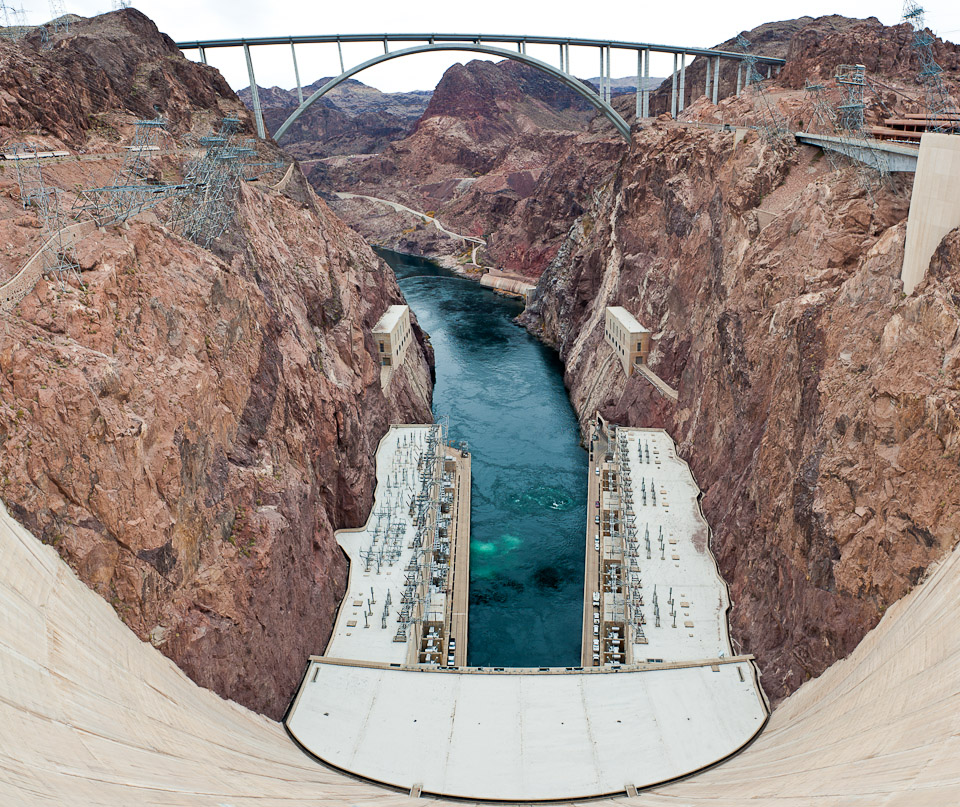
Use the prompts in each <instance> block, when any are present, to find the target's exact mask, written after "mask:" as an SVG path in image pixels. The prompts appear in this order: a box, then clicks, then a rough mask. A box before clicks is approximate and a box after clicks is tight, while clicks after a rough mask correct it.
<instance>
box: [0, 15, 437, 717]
mask: <svg viewBox="0 0 960 807" xmlns="http://www.w3.org/2000/svg"><path fill="white" fill-rule="evenodd" d="M72 31H73V33H72V35H71V37H70V38H68V39H65V40H62V41H59V42H56V43H55V44H54V47H53V49H52V50H49V51H48V50H44V51H42V52H41V51H39V50H38V51H36V53H31V52H30V48H31V43H30V42H29V41H28V42H26V43H20V44H17V45H10V44H8V43H0V56H2V57H3V58H6V59H10V58H12V57H11V51H10V49H11V48H21V50H22V51H23V53H25V54H26V55H25V56H24V58H25V59H26V62H25V63H24V66H23V70H25V71H26V72H27V73H29V74H30V76H28V77H26V78H24V82H25V83H24V85H23V86H18V87H16V89H15V91H11V92H10V93H8V94H6V95H3V98H5V99H6V100H5V101H0V104H5V106H3V107H0V114H3V116H4V117H3V118H2V120H3V121H4V123H5V125H7V126H10V125H20V124H21V123H26V124H29V125H30V126H31V127H32V126H34V124H35V123H36V122H38V121H39V122H40V123H41V126H45V127H47V129H48V130H49V131H46V132H43V134H42V138H41V139H42V142H45V143H48V142H50V141H53V140H55V139H56V138H58V137H59V138H61V139H62V140H66V141H68V142H70V143H73V144H75V145H83V147H84V148H91V149H101V150H104V151H113V150H115V149H116V146H115V145H113V144H112V143H111V141H112V140H114V139H116V138H117V137H118V136H117V132H116V131H115V130H114V131H113V132H112V134H110V133H107V134H104V131H103V129H104V126H105V125H106V124H107V123H109V124H110V126H115V127H117V128H119V129H123V130H124V131H125V132H126V133H127V135H128V136H129V133H130V131H131V127H130V123H131V119H132V115H131V114H130V112H129V111H127V110H130V109H133V110H135V111H136V112H135V114H137V115H144V116H149V117H153V114H155V113H153V110H152V104H153V103H154V102H155V101H154V100H153V99H157V101H164V107H163V108H164V112H165V113H166V114H168V115H169V116H171V117H172V118H173V119H174V123H173V125H172V126H171V128H172V130H173V132H174V133H175V134H176V133H178V132H182V131H183V130H184V129H187V128H199V129H200V131H207V130H208V128H207V127H209V126H210V125H211V124H213V123H218V122H219V118H220V117H221V116H222V115H223V114H225V113H227V112H228V111H229V112H241V111H242V106H241V105H240V102H239V99H237V98H236V96H233V95H232V94H230V92H229V90H228V89H227V88H226V85H225V84H223V82H222V79H220V78H219V76H218V75H217V74H216V73H215V71H213V70H211V69H209V68H205V67H202V66H197V65H191V64H190V63H189V62H187V61H186V60H185V59H184V58H183V57H182V56H180V55H178V54H177V53H176V51H175V49H174V48H173V45H172V43H170V41H169V39H167V38H166V37H163V36H161V35H159V34H157V33H156V29H155V28H154V27H153V26H152V23H149V21H147V20H146V18H144V17H143V16H142V15H140V14H139V13H138V12H135V11H132V10H128V11H126V12H118V13H114V14H109V15H105V16H104V17H101V18H97V19H94V20H90V21H85V22H82V23H78V24H77V25H76V26H72ZM94 35H96V36H94ZM101 35H102V36H103V39H102V40H101V39H97V38H96V37H99V36H101ZM88 46H89V52H87V51H88ZM85 54H86V55H85ZM126 58H129V60H130V61H129V62H125V61H124V59H126ZM31 60H32V61H31ZM151 65H154V66H156V71H159V72H156V71H154V72H151V71H153V68H152V67H151ZM18 69H19V68H18ZM31 70H33V71H34V72H36V75H37V77H38V78H36V79H34V78H33V77H32V75H33V74H32V73H31ZM16 75H17V74H14V79H15V78H16ZM70 76H74V77H76V81H75V82H73V84H71V85H70V86H67V84H68V78H69V77H70ZM145 77H146V78H145ZM4 78H5V79H10V76H8V75H7V74H4ZM48 80H49V82H50V84H49V86H47V84H46V83H45V82H47V81H48ZM11 81H13V79H11ZM85 82H88V83H85ZM14 83H15V82H14ZM155 84H156V85H157V86H159V85H164V86H163V87H162V90H157V93H158V94H156V95H151V94H150V93H148V92H146V89H145V88H146V87H153V86H154V85H155ZM11 86H12V85H11ZM137 87H141V88H142V89H141V91H140V92H134V89H135V88H137ZM61 90H63V93H62V95H60V96H58V93H60V91H61ZM124 93H127V95H128V96H129V99H130V100H129V102H128V101H127V100H125V96H124ZM144 99H145V100H144ZM141 101H143V102H144V103H146V104H147V109H146V110H144V109H143V108H142V105H141ZM90 115H93V116H94V118H93V123H91V122H90V119H89V117H88V116H90ZM246 120H247V123H248V124H249V119H246ZM88 127H92V128H88ZM8 133H9V130H8ZM35 137H36V135H35V134H33V133H32V132H31V133H30V134H29V135H25V134H24V133H22V132H15V133H13V134H12V136H11V139H12V140H14V141H15V142H16V141H17V140H21V141H22V140H24V139H30V140H33V139H34V138H35ZM125 142H129V141H125ZM260 148H261V149H262V150H264V151H265V152H267V151H269V152H270V153H269V155H266V154H264V155H263V156H264V157H267V156H269V159H276V158H277V157H279V156H281V155H279V154H278V153H277V152H276V151H275V150H272V151H271V150H270V148H269V146H268V145H265V144H260ZM117 165H118V161H117V160H116V159H114V160H110V159H106V160H105V161H100V160H95V161H92V162H65V163H62V164H59V165H55V166H49V167H45V169H44V176H45V181H46V182H47V184H48V186H49V187H54V186H55V187H58V188H59V189H60V190H61V192H62V194H63V197H64V199H65V204H66V206H67V208H68V209H69V206H70V204H72V201H73V198H74V192H75V190H76V187H77V186H78V187H83V186H84V185H86V186H88V187H89V184H90V183H91V181H93V180H95V181H96V184H107V183H109V181H110V177H111V176H113V174H114V172H115V171H116V169H117ZM181 170H182V165H181V164H180V162H179V161H177V160H174V159H173V158H169V157H165V158H162V159H160V160H157V164H156V166H155V173H157V174H162V175H163V176H166V177H179V176H180V171H181ZM283 188H284V190H283V191H279V190H272V189H270V188H269V187H265V186H263V187H262V186H261V185H260V184H259V183H252V184H246V183H245V184H243V186H242V188H241V196H240V204H239V209H238V214H237V218H236V221H235V222H234V224H233V225H232V226H231V228H230V229H229V230H228V232H227V233H226V234H225V235H224V236H222V237H221V238H220V239H219V240H218V242H217V244H216V247H215V254H214V252H211V251H207V250H204V249H201V248H200V247H197V246H196V245H194V244H192V243H190V242H187V241H185V240H183V239H181V238H179V237H177V236H175V235H173V234H172V233H171V232H170V231H169V230H167V229H165V228H163V227H162V226H160V224H159V221H158V219H157V217H156V216H155V215H154V214H153V213H147V214H144V215H143V216H141V217H140V218H139V219H138V220H137V221H135V222H132V223H131V224H130V225H129V226H124V227H107V228H105V229H104V230H103V231H101V232H95V233H94V234H93V235H91V236H90V237H88V238H86V239H85V240H84V241H82V242H81V244H80V246H79V248H78V257H79V261H80V264H81V268H82V277H83V282H84V286H83V287H82V288H81V287H79V285H78V284H76V283H74V284H73V285H71V286H70V287H69V288H68V289H67V290H66V291H64V290H61V289H60V287H59V285H58V284H56V283H54V282H52V281H49V280H42V281H41V282H39V283H38V284H37V286H36V287H35V289H34V290H33V292H32V293H31V294H29V295H28V296H27V297H26V298H25V299H24V300H23V301H22V302H21V303H20V304H19V306H18V307H17V308H16V309H15V310H14V311H13V312H11V313H9V314H4V316H3V317H2V321H0V444H2V451H0V496H2V497H3V499H4V501H5V502H6V504H7V506H8V507H9V509H10V511H11V512H12V513H13V514H14V515H15V516H16V517H17V518H18V519H19V520H20V521H21V522H22V523H23V524H24V525H25V526H27V527H28V528H29V529H30V530H32V531H33V532H34V533H35V534H36V535H37V536H38V537H40V538H41V539H42V540H43V541H45V542H47V543H49V544H51V545H53V546H55V547H56V548H57V550H58V551H59V553H60V554H61V556H62V557H63V558H64V559H65V560H66V561H67V562H68V563H69V564H70V565H71V566H72V567H73V568H74V569H75V570H76V571H77V573H78V574H79V575H80V577H81V578H82V579H83V580H84V581H85V582H86V583H87V584H88V585H89V586H90V587H91V588H93V589H94V590H96V591H97V592H99V593H100V594H101V595H102V596H103V597H104V598H105V599H107V600H108V601H109V602H110V603H111V604H112V605H113V606H114V608H116V610H117V612H118V614H119V615H120V616H121V618H122V619H123V620H124V621H125V622H126V623H127V625H129V626H130V627H131V629H133V630H134V631H135V632H136V633H137V635H138V636H140V637H141V638H142V639H144V640H148V641H151V642H152V643H153V644H155V645H156V646H157V647H159V648H160V649H161V650H162V652H164V653H165V654H166V655H168V656H169V657H170V658H171V659H173V660H174V661H175V662H176V663H177V664H178V665H180V667H181V668H182V669H183V670H184V671H185V672H187V673H188V674H189V675H190V676H191V677H192V678H193V679H194V680H196V681H197V682H198V683H200V684H202V685H204V686H208V687H210V688H212V689H214V690H215V691H216V692H218V693H220V694H221V695H223V696H224V697H229V698H233V699H235V700H237V701H239V702H240V703H243V704H244V705H246V706H249V707H250V708H253V709H256V710H258V711H260V712H263V713H265V714H267V715H270V716H271V717H275V718H276V717H279V716H280V715H281V714H282V712H283V711H284V709H285V707H286V705H287V702H288V699H289V697H290V695H291V693H292V692H293V690H294V688H295V687H296V685H297V683H298V680H299V676H300V674H301V672H302V669H303V664H304V660H305V659H306V657H307V656H308V655H309V654H311V653H317V652H321V651H322V650H323V648H324V646H325V644H326V641H327V638H328V636H329V633H330V630H331V626H332V621H333V617H334V614H335V612H336V608H337V606H338V604H339V601H340V597H341V595H342V593H343V588H344V585H345V580H346V560H345V557H344V555H343V553H342V552H341V551H340V549H339V547H338V546H337V544H336V541H335V540H334V537H333V531H334V530H336V529H338V528H341V527H353V526H358V525H359V524H361V523H362V522H363V521H364V519H365V518H366V515H367V512H368V511H369V508H370V506H371V503H372V487H373V485H374V479H375V476H374V456H375V452H376V447H377V443H378V441H379V439H380V437H381V436H382V435H383V434H384V432H385V431H386V430H387V428H388V426H389V424H390V423H392V422H411V421H413V422H424V421H427V422H429V421H430V420H432V415H431V411H430V398H431V389H432V387H431V380H430V370H429V366H428V360H432V354H431V351H430V349H429V345H428V344H427V343H426V341H425V339H424V337H423V334H422V333H421V332H420V331H419V328H418V327H416V326H415V327H414V331H415V334H416V336H417V344H416V345H415V346H414V348H413V349H412V350H410V351H409V352H408V354H407V358H406V361H405V364H404V366H403V368H402V369H401V370H400V371H399V372H397V373H396V374H395V375H394V379H393V381H392V382H391V384H390V386H389V388H388V389H386V390H384V389H382V388H381V385H380V366H379V358H378V352H377V350H376V346H375V343H374V340H373V337H372V334H371V328H372V327H373V325H374V324H375V323H376V321H377V319H378V318H379V317H380V316H381V314H382V313H383V311H384V310H385V309H386V307H387V306H388V305H390V304H392V303H398V302H402V295H401V294H400V291H399V289H398V287H397V285H396V280H395V278H394V276H393V273H392V272H391V271H390V270H389V268H388V267H387V266H386V265H385V264H384V263H383V262H382V261H380V260H379V259H378V258H377V257H376V256H375V255H374V254H373V253H372V252H371V251H370V249H369V248H368V247H367V245H366V244H365V243H364V242H363V240H362V239H361V238H360V237H359V236H358V235H357V234H356V233H354V232H353V231H352V230H350V229H349V228H347V227H346V225H344V224H343V223H342V222H341V221H340V220H339V219H337V218H336V217H335V216H334V215H333V214H332V213H331V212H330V210H329V209H328V208H327V207H326V205H325V204H324V203H323V202H321V201H319V200H318V199H317V198H316V197H315V196H314V194H313V192H312V191H311V189H310V187H309V186H308V185H307V183H306V180H305V179H304V178H303V176H302V174H300V173H299V169H295V170H294V172H293V173H292V174H291V175H290V177H289V178H288V179H287V180H286V181H285V182H284V183H283ZM158 211H159V212H161V213H162V212H163V208H162V207H161V208H159V209H158ZM36 224H37V221H36V214H35V213H33V212H24V210H23V209H22V207H21V205H20V201H19V198H18V195H17V185H16V175H15V173H13V172H10V171H9V170H8V171H7V172H5V173H4V174H3V176H2V178H0V233H2V235H3V239H4V242H5V243H6V244H7V248H6V250H5V251H4V254H3V255H2V256H0V277H2V278H6V277H9V276H10V275H12V274H13V273H14V272H15V271H16V270H17V269H18V268H19V266H20V265H21V264H22V262H23V261H24V260H25V259H26V256H27V255H29V254H31V252H32V251H33V250H35V249H36V248H37V247H38V246H39V242H40V235H39V232H38V229H37V227H36Z"/></svg>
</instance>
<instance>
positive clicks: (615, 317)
mask: <svg viewBox="0 0 960 807" xmlns="http://www.w3.org/2000/svg"><path fill="white" fill-rule="evenodd" d="M603 336H604V339H606V340H607V344H609V345H610V347H612V348H613V352H614V353H616V354H617V358H619V359H620V363H621V364H622V365H623V371H624V372H625V373H626V374H627V375H628V376H631V375H633V369H634V365H635V364H637V363H640V364H646V362H647V356H648V355H649V353H650V331H648V330H647V329H646V328H644V327H643V326H642V325H641V324H640V323H639V322H638V321H637V318H636V317H635V316H633V314H631V313H630V312H629V311H627V309H626V308H624V307H623V306H620V305H608V306H607V313H606V318H605V321H604V325H603Z"/></svg>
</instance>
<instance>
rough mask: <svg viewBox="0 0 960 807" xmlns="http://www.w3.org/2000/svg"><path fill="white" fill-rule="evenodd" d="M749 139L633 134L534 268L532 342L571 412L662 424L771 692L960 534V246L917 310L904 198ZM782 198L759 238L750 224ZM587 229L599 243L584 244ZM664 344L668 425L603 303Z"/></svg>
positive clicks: (811, 672)
mask: <svg viewBox="0 0 960 807" xmlns="http://www.w3.org/2000/svg"><path fill="white" fill-rule="evenodd" d="M808 169H810V162H809V155H805V154H804V152H799V153H794V154H792V155H782V154H776V153H774V152H772V151H770V150H769V149H767V148H766V147H765V146H763V145H762V143H760V142H759V141H758V140H757V139H756V138H755V135H752V134H751V135H748V137H747V139H746V140H745V141H744V142H743V143H741V144H740V145H739V146H737V147H734V145H733V136H732V135H729V134H719V133H703V132H696V131H692V130H688V131H682V130H677V129H673V128H670V127H667V126H664V127H655V128H654V129H652V130H646V131H644V132H641V133H638V134H637V135H636V137H635V141H634V144H633V147H632V149H631V152H630V155H629V156H628V158H627V159H626V160H625V161H624V163H623V164H622V166H621V168H620V170H619V171H618V172H617V174H616V176H615V179H614V181H613V182H612V183H611V186H610V188H609V190H607V191H606V192H604V193H602V194H599V195H598V196H597V199H596V202H595V204H594V205H593V206H592V207H591V208H590V209H588V211H587V212H586V213H585V214H584V216H583V217H582V219H581V222H580V224H579V225H578V226H576V227H574V228H573V229H572V230H571V236H570V238H569V239H568V240H567V242H566V243H565V244H564V245H562V246H561V247H560V250H559V257H558V258H557V259H556V260H555V261H554V262H553V263H552V264H551V266H550V267H549V268H548V270H547V271H546V272H545V273H544V275H543V277H542V278H541V281H540V286H539V288H538V296H539V300H538V302H537V303H536V305H535V309H534V312H533V316H531V317H530V321H531V327H534V328H539V329H542V333H543V334H544V336H545V338H547V339H548V341H552V342H554V343H555V344H557V345H558V347H559V349H560V351H561V356H562V357H563V359H564V361H565V364H566V374H567V384H568V386H569V387H570V389H571V397H572V400H573V402H574V405H575V406H576V408H577V409H578V411H579V412H580V415H581V418H582V419H584V420H586V419H587V418H589V417H591V416H592V414H593V413H594V411H596V410H597V409H599V410H600V411H601V412H602V413H603V414H604V415H605V416H607V417H610V418H611V419H613V420H615V421H617V422H622V423H627V424H630V425H665V426H666V427H667V428H668V429H669V430H670V432H671V434H672V435H673V436H674V438H675V440H676V441H677V443H678V445H679V446H680V449H681V452H682V453H683V455H684V456H685V458H687V459H688V460H689V461H690V463H691V466H692V468H693V470H694V472H695V474H696V476H697V479H698V481H699V482H700V485H701V488H702V489H703V490H704V500H703V504H704V510H705V512H706V514H707V517H708V519H709V521H710V523H711V526H712V527H713V530H714V551H715V553H716V554H717V557H718V560H719V562H720V565H721V568H722V570H723V573H724V576H725V577H726V579H727V580H728V581H729V582H730V584H731V589H732V595H733V602H734V606H733V610H732V612H731V621H732V626H733V630H734V635H735V637H736V638H737V639H738V640H739V641H740V642H742V643H743V645H744V649H745V650H747V651H749V652H754V653H756V654H757V656H758V658H759V660H760V662H761V665H762V667H763V670H764V676H765V677H764V685H765V687H766V688H767V691H768V692H769V693H770V694H771V695H772V696H774V697H777V698H779V697H782V696H784V695H785V694H787V693H789V692H791V691H792V690H794V689H795V688H796V687H797V686H799V685H800V684H801V683H802V682H803V681H804V680H805V679H806V678H808V677H810V676H815V675H817V674H819V673H820V672H821V671H822V670H823V669H824V668H825V667H826V666H828V665H829V664H830V663H831V662H832V661H834V660H835V659H837V658H841V657H843V656H844V655H846V654H847V653H849V652H850V650H851V649H852V648H853V647H854V646H855V645H856V643H857V642H858V641H859V639H860V638H861V637H862V636H863V634H864V633H865V632H866V631H867V630H868V629H869V628H870V627H871V626H872V625H873V624H874V623H875V622H876V620H877V619H878V618H879V616H880V614H881V613H882V612H883V610H884V609H885V608H886V607H887V606H888V605H889V604H890V603H892V602H894V601H895V600H896V599H898V598H899V597H901V596H902V595H903V594H904V593H906V592H907V591H909V590H910V588H911V587H912V586H913V585H914V584H915V583H916V582H917V581H918V580H919V579H920V578H921V576H922V575H923V573H924V570H925V569H926V568H927V566H928V565H929V564H930V563H931V562H932V561H933V560H935V559H936V558H938V557H940V556H941V555H942V554H943V552H944V551H945V550H946V549H947V548H949V547H950V546H952V544H953V543H954V542H955V540H956V534H957V526H958V524H957V522H958V519H960V515H958V514H960V472H958V466H957V463H956V453H957V450H958V439H960V431H958V430H957V421H956V412H957V408H958V406H960V398H958V393H957V389H958V381H960V377H958V370H957V366H956V361H955V357H956V355H957V353H958V351H960V343H958V327H960V308H958V305H957V303H958V300H957V298H956V293H955V291H954V288H955V284H956V278H955V277H954V276H955V275H956V272H957V267H958V265H960V263H958V261H957V246H956V245H957V243H958V242H957V239H956V238H955V234H952V235H951V236H949V237H948V238H947V239H945V241H944V244H943V245H942V246H941V250H940V252H939V253H938V256H939V257H938V258H936V259H935V261H934V264H935V266H934V269H933V270H932V272H931V278H930V279H929V280H928V281H927V282H926V283H925V285H924V286H923V287H922V288H921V289H920V290H919V292H918V293H917V294H916V295H914V296H912V297H909V298H904V297H903V295H902V292H901V289H902V284H901V283H900V281H899V269H900V263H901V260H902V250H903V240H904V233H905V225H904V223H903V220H904V218H905V216H906V212H907V206H908V202H909V183H904V184H901V185H899V186H898V187H897V188H896V190H895V191H894V190H892V189H889V188H888V189H886V190H883V191H880V192H879V193H878V194H877V200H878V203H879V205H878V207H877V208H875V209H874V208H873V207H872V205H871V204H870V203H869V201H868V200H866V199H865V198H864V197H863V192H862V190H861V189H860V187H859V185H858V184H857V183H856V181H855V179H854V177H853V175H852V173H851V172H850V170H849V169H847V170H846V171H845V172H841V173H840V174H831V173H829V172H828V173H827V174H825V175H823V174H818V173H816V172H813V173H812V174H811V175H810V178H808V180H807V181H796V177H797V176H798V175H799V176H801V177H802V176H806V173H805V172H806V171H807V170H808ZM778 187H790V188H793V189H795V190H792V191H791V194H792V198H778V200H777V207H778V210H779V211H780V212H779V213H778V215H777V216H776V217H775V218H774V220H773V221H772V222H771V223H770V224H769V225H768V226H767V227H765V228H764V229H762V230H761V229H760V227H759V224H758V221H757V218H756V216H755V214H754V212H753V210H754V208H755V207H757V206H759V205H761V204H762V202H763V200H764V199H765V198H766V197H767V196H768V195H770V194H771V192H773V191H774V190H775V189H777V188H778ZM586 220H589V221H591V222H592V223H593V226H592V227H584V226H583V222H584V221H586ZM614 304H619V305H625V306H627V307H628V308H629V309H630V310H631V311H633V312H634V313H636V314H637V315H638V316H639V318H640V320H641V321H642V322H644V323H645V324H647V325H648V327H651V328H652V329H654V331H655V332H656V338H655V345H656V346H655V348H654V350H653V352H652V354H651V365H652V366H653V367H654V369H655V370H657V371H658V372H659V373H660V374H661V376H662V377H664V378H665V379H666V380H667V381H668V383H670V384H671V385H673V386H675V387H677V388H679V391H680V400H679V402H678V404H677V406H676V409H675V411H671V409H670V407H669V406H668V405H667V404H666V403H665V402H664V401H663V399H662V398H660V399H657V397H656V395H655V393H652V391H651V390H652V388H651V387H650V386H649V384H647V383H646V382H645V381H644V380H642V379H637V378H632V379H630V380H629V381H628V380H626V379H625V378H624V377H623V373H622V370H621V369H620V367H619V364H618V363H617V362H610V361H608V354H609V355H612V354H611V353H610V351H609V349H608V348H607V346H606V345H605V344H604V342H603V338H602V328H603V324H602V323H603V319H602V312H603V308H604V307H605V306H606V305H614Z"/></svg>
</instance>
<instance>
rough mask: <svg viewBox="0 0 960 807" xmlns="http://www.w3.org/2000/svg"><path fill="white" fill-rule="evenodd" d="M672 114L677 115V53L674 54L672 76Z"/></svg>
mask: <svg viewBox="0 0 960 807" xmlns="http://www.w3.org/2000/svg"><path fill="white" fill-rule="evenodd" d="M670 116H671V117H673V118H675V117H677V54H676V53H674V54H673V75H671V76H670Z"/></svg>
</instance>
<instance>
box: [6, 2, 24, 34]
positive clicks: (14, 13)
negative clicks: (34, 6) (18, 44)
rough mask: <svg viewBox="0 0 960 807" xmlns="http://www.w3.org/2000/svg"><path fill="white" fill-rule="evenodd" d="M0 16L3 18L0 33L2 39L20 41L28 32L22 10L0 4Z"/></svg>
mask: <svg viewBox="0 0 960 807" xmlns="http://www.w3.org/2000/svg"><path fill="white" fill-rule="evenodd" d="M0 14H2V16H3V31H0V36H2V37H3V38H4V39H20V38H21V37H23V36H24V35H25V34H26V33H27V31H28V30H29V28H28V27H27V20H26V14H25V12H24V10H23V9H22V8H14V7H13V6H8V5H7V4H6V3H2V2H0Z"/></svg>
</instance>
